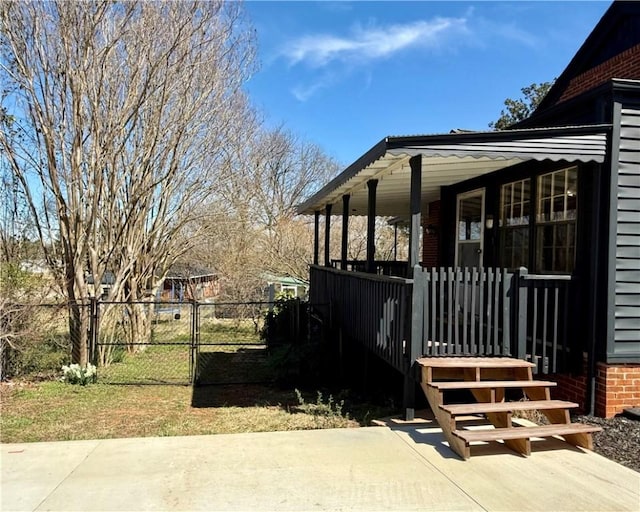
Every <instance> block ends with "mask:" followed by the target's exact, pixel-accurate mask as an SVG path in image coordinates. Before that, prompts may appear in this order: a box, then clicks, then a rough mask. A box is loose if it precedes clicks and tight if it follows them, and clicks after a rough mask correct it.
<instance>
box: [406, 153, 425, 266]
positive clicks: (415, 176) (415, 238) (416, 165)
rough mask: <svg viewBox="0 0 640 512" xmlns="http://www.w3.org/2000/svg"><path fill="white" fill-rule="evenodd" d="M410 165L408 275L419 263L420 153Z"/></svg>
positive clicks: (411, 160)
mask: <svg viewBox="0 0 640 512" xmlns="http://www.w3.org/2000/svg"><path fill="white" fill-rule="evenodd" d="M409 165H410V166H411V200H410V208H411V224H410V228H409V274H408V275H409V277H412V276H413V267H414V266H415V265H419V264H420V217H421V214H422V211H421V203H422V197H421V195H422V155H416V156H413V157H411V159H410V160H409Z"/></svg>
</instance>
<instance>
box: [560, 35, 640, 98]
mask: <svg viewBox="0 0 640 512" xmlns="http://www.w3.org/2000/svg"><path fill="white" fill-rule="evenodd" d="M612 78H628V79H632V80H640V44H638V45H636V46H632V47H631V48H629V49H628V50H625V51H624V52H622V53H619V54H618V55H616V56H615V57H612V58H610V59H609V60H607V61H605V62H603V63H602V64H599V65H597V66H595V67H593V68H591V69H589V70H587V71H585V72H584V73H581V74H580V75H578V76H575V77H573V78H572V79H571V80H570V81H569V84H568V85H567V88H566V89H565V90H564V92H563V93H562V96H560V99H559V100H558V101H557V102H556V104H557V103H562V102H563V101H565V100H568V99H570V98H573V97H575V96H578V94H581V93H583V92H586V91H588V90H590V89H593V88H594V87H597V86H599V85H602V84H603V83H605V82H608V81H609V80H611V79H612Z"/></svg>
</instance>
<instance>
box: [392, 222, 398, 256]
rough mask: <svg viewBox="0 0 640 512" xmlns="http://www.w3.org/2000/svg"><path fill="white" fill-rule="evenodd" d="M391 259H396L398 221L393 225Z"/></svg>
mask: <svg viewBox="0 0 640 512" xmlns="http://www.w3.org/2000/svg"><path fill="white" fill-rule="evenodd" d="M393 261H398V223H397V222H396V223H395V224H394V225H393Z"/></svg>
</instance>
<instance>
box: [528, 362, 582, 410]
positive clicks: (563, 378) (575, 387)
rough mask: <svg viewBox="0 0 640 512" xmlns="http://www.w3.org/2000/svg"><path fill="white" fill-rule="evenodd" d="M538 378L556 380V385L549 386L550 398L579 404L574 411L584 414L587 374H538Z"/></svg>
mask: <svg viewBox="0 0 640 512" xmlns="http://www.w3.org/2000/svg"><path fill="white" fill-rule="evenodd" d="M538 378H539V379H543V380H545V379H547V380H552V381H554V382H557V383H558V385H557V386H556V387H553V388H551V398H552V399H554V400H568V401H569V402H575V403H577V404H578V405H579V407H578V410H577V411H576V412H578V413H580V414H584V413H585V412H586V411H587V409H588V405H587V404H586V403H585V398H586V396H587V375H586V372H585V374H584V375H565V374H560V373H557V374H554V375H539V376H538Z"/></svg>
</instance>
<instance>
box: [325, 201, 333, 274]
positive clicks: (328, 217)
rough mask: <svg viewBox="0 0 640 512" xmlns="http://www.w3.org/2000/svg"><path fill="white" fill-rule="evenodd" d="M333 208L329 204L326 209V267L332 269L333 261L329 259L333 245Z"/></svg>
mask: <svg viewBox="0 0 640 512" xmlns="http://www.w3.org/2000/svg"><path fill="white" fill-rule="evenodd" d="M331 208H333V205H332V204H328V205H327V206H326V207H325V218H324V266H325V267H330V266H331V260H330V259H329V258H330V256H329V248H330V245H331Z"/></svg>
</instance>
